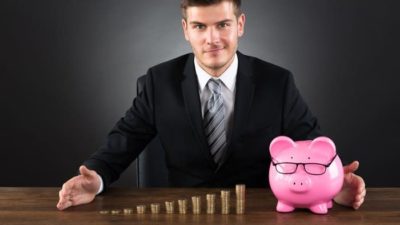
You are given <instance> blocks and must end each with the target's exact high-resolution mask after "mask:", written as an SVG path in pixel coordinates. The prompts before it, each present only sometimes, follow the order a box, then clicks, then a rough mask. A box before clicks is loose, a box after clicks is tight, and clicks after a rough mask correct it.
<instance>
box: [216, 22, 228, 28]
mask: <svg viewBox="0 0 400 225" xmlns="http://www.w3.org/2000/svg"><path fill="white" fill-rule="evenodd" d="M218 27H219V28H225V27H229V23H226V22H223V23H220V24H218Z"/></svg>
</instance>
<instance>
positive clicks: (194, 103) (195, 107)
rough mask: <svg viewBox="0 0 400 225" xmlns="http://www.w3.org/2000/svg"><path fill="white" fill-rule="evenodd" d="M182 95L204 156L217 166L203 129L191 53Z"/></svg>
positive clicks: (187, 63) (187, 62) (184, 73)
mask: <svg viewBox="0 0 400 225" xmlns="http://www.w3.org/2000/svg"><path fill="white" fill-rule="evenodd" d="M181 85H182V95H183V99H184V103H185V109H186V113H187V116H188V117H189V120H190V122H191V125H192V127H193V130H194V131H195V133H196V136H197V138H198V140H199V142H200V145H201V149H202V151H203V153H204V156H205V157H206V158H207V162H208V163H209V165H210V166H211V167H214V168H215V167H216V164H215V163H214V160H213V159H212V157H211V154H210V152H209V150H208V145H207V141H206V137H205V134H204V129H203V117H202V115H201V103H200V96H199V91H198V89H199V84H198V81H197V76H196V72H195V68H194V55H193V54H190V56H189V57H188V60H187V61H186V65H185V68H184V71H183V80H182V84H181Z"/></svg>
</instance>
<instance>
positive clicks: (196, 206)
mask: <svg viewBox="0 0 400 225" xmlns="http://www.w3.org/2000/svg"><path fill="white" fill-rule="evenodd" d="M192 210H193V214H200V213H201V197H200V196H192Z"/></svg>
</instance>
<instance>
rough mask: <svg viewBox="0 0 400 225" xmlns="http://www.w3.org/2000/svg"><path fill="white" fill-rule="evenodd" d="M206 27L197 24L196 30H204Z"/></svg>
mask: <svg viewBox="0 0 400 225" xmlns="http://www.w3.org/2000/svg"><path fill="white" fill-rule="evenodd" d="M205 27H206V26H204V25H203V24H196V25H194V27H193V28H194V29H197V30H203V29H204V28H205Z"/></svg>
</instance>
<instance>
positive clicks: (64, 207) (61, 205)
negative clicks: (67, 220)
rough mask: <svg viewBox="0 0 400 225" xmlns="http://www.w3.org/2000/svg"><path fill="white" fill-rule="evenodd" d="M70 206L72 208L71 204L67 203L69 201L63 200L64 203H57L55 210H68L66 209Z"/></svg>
mask: <svg viewBox="0 0 400 225" xmlns="http://www.w3.org/2000/svg"><path fill="white" fill-rule="evenodd" d="M70 206H72V202H71V201H69V200H65V201H62V202H59V203H58V204H57V208H58V209H59V210H64V209H66V208H68V207H70Z"/></svg>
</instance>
